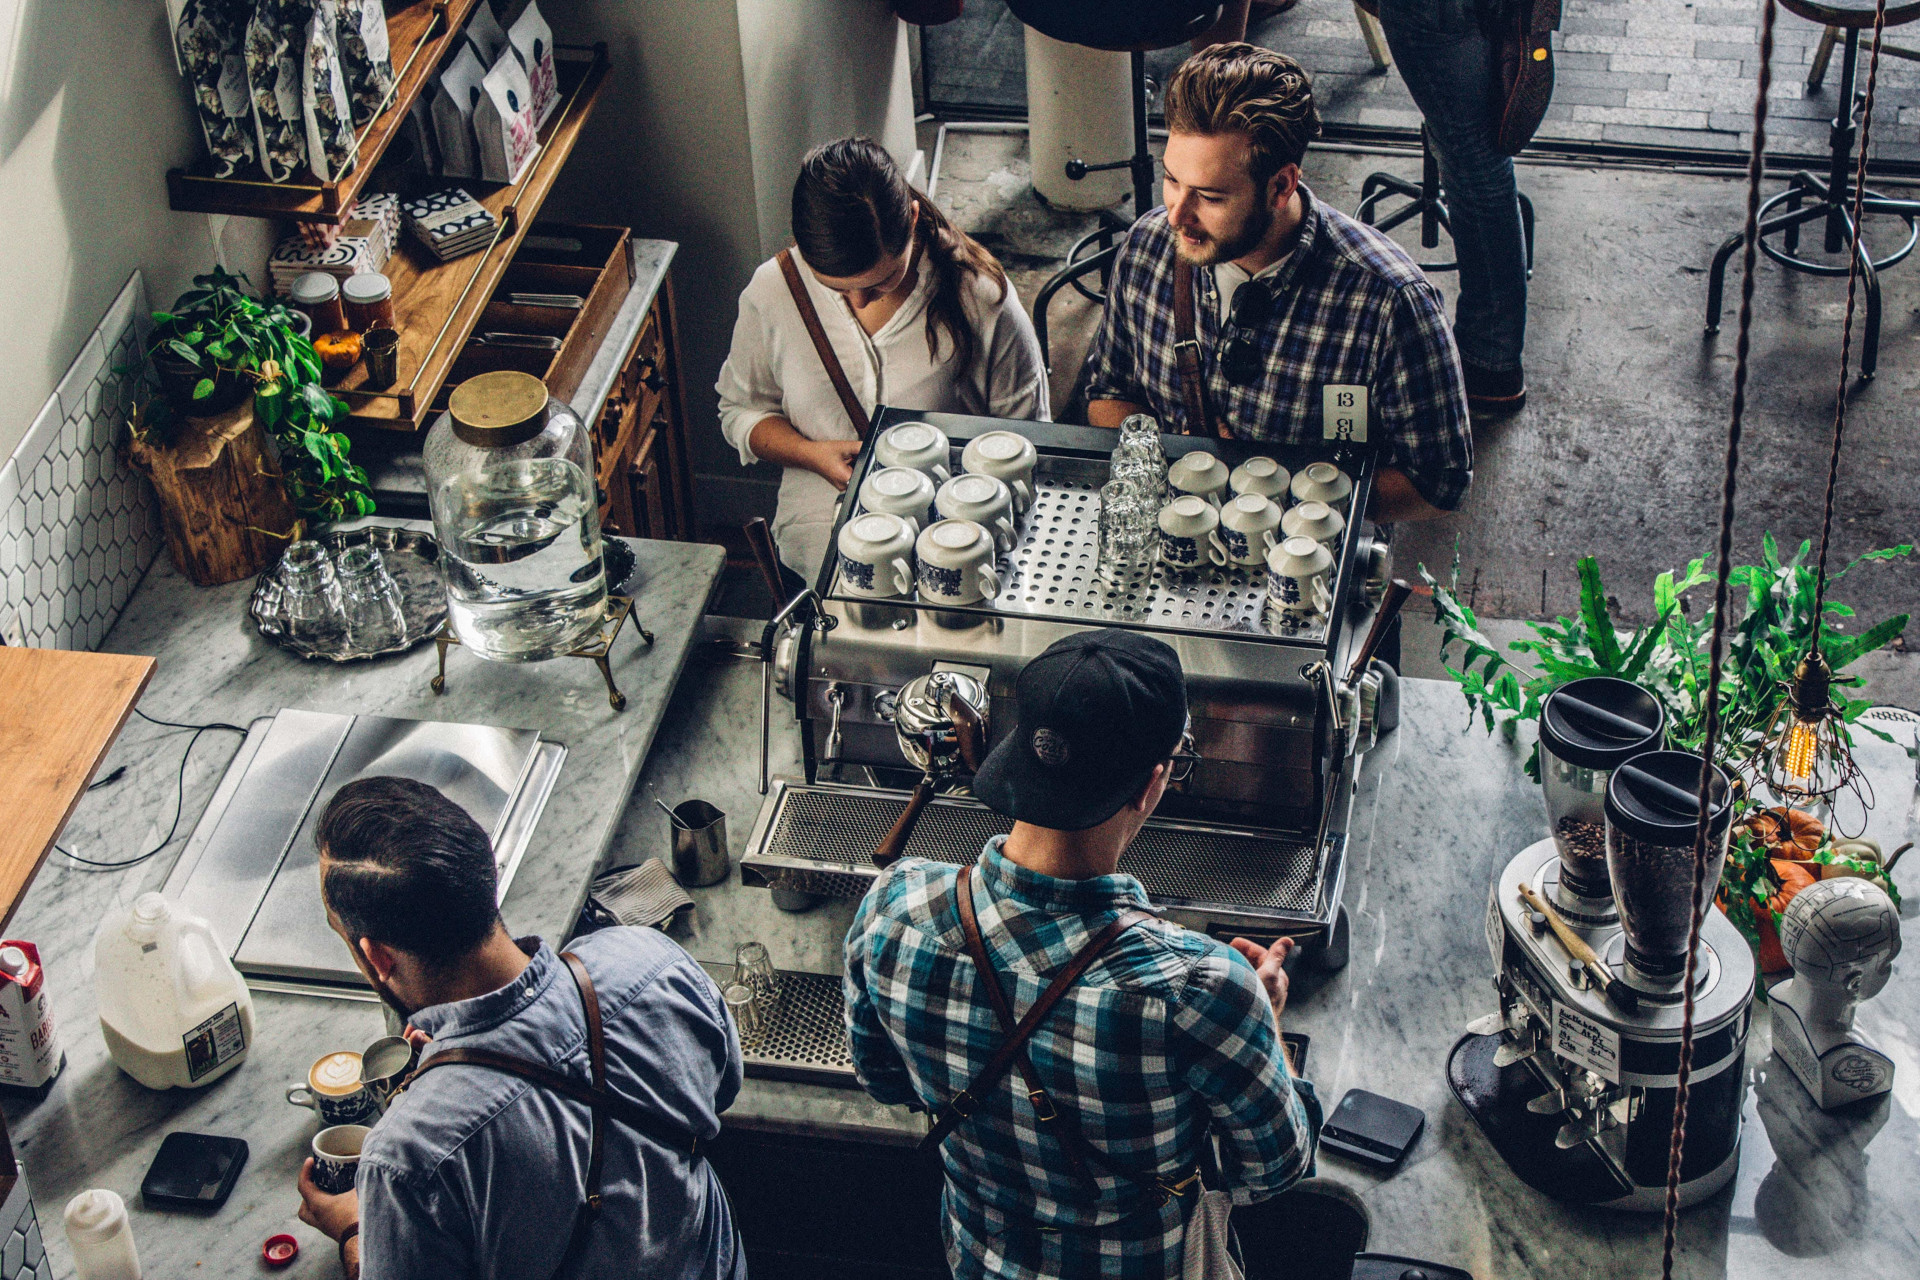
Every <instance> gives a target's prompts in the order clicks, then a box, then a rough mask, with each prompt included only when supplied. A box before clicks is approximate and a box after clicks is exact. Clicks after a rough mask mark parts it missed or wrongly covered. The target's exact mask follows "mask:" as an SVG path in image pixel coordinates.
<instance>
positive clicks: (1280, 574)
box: [1267, 537, 1333, 618]
mask: <svg viewBox="0 0 1920 1280" xmlns="http://www.w3.org/2000/svg"><path fill="white" fill-rule="evenodd" d="M1332 580H1333V553H1332V552H1330V551H1328V550H1327V549H1326V548H1325V547H1323V546H1321V545H1320V544H1319V543H1317V542H1315V541H1314V540H1313V539H1312V538H1304V537H1292V538H1284V539H1282V540H1281V542H1280V545H1279V546H1277V547H1275V548H1274V549H1273V550H1272V551H1269V552H1268V553H1267V599H1268V600H1269V601H1270V602H1271V603H1272V604H1273V605H1274V606H1275V607H1276V608H1278V609H1279V610H1280V611H1281V612H1282V613H1285V614H1289V615H1291V616H1293V617H1296V618H1304V617H1310V616H1312V615H1314V614H1324V613H1328V612H1330V611H1331V610H1332V608H1333V581H1332Z"/></svg>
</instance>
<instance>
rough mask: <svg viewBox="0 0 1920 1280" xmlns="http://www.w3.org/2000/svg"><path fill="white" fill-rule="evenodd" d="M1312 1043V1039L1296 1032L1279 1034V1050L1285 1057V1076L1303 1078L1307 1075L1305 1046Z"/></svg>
mask: <svg viewBox="0 0 1920 1280" xmlns="http://www.w3.org/2000/svg"><path fill="white" fill-rule="evenodd" d="M1312 1043H1313V1037H1312V1036H1309V1035H1303V1034H1301V1033H1300V1032H1298V1031H1282V1032H1281V1033H1280V1049H1281V1051H1282V1052H1283V1053H1285V1054H1286V1055H1287V1074H1288V1075H1291V1076H1305V1075H1306V1074H1307V1046H1308V1045H1310V1044H1312Z"/></svg>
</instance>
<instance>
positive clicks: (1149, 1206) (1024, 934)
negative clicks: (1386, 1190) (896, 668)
mask: <svg viewBox="0 0 1920 1280" xmlns="http://www.w3.org/2000/svg"><path fill="white" fill-rule="evenodd" d="M1003 839H1004V837H996V838H994V839H993V840H991V841H989V842H988V843H987V846H986V848H985V849H984V850H983V851H982V853H981V855H980V860H979V862H978V863H977V864H976V866H977V867H978V873H977V877H976V879H975V882H974V899H975V903H976V905H977V907H978V910H979V918H980V930H981V934H982V936H983V938H984V939H985V941H986V945H987V947H988V949H989V952H990V954H991V955H992V957H993V960H994V964H995V966H996V967H997V968H998V969H999V977H1000V981H1001V984H1002V987H1003V988H1004V989H1005V990H1007V992H1008V995H1009V997H1010V998H1011V1000H1012V1002H1013V1007H1014V1012H1015V1015H1016V1016H1018V1015H1020V1014H1022V1013H1024V1012H1025V1011H1026V1009H1027V1008H1028V1007H1029V1006H1030V1005H1032V1004H1033V1003H1034V1001H1036V1000H1038V999H1039V997H1040V994H1041V992H1042V991H1044V990H1045V989H1046V987H1047V986H1048V984H1049V983H1050V982H1051V981H1052V979H1053V977H1054V975H1055V974H1057V973H1058V972H1059V971H1060V970H1061V969H1063V968H1064V967H1065V966H1066V965H1067V964H1068V963H1069V962H1070V961H1071V960H1072V958H1073V957H1074V955H1075V954H1077V953H1078V952H1079V950H1080V948H1081V947H1083V946H1084V945H1085V944H1086V943H1087V941H1088V939H1090V938H1091V937H1092V936H1093V935H1094V934H1095V933H1097V932H1098V931H1099V930H1100V929H1101V928H1103V927H1104V926H1105V925H1106V924H1107V922H1108V921H1110V920H1112V919H1113V918H1114V917H1115V916H1116V915H1117V914H1118V913H1120V912H1121V911H1123V910H1126V909H1129V908H1138V909H1142V910H1149V911H1150V910H1152V908H1151V907H1150V906H1149V904H1148V902H1147V897H1146V893H1145V891H1144V890H1143V889H1142V888H1141V887H1140V883H1139V881H1137V880H1135V879H1134V878H1133V877H1132V876H1127V875H1110V876H1099V877H1096V878H1094V879H1090V880H1060V879H1055V878H1054V877H1051V876H1045V875H1041V874H1039V873H1037V872H1034V871H1030V870H1027V869H1026V868H1024V867H1021V866H1019V865H1018V864H1016V863H1014V862H1012V861H1010V860H1008V859H1007V858H1005V857H1004V856H1002V854H1001V852H1000V844H1001V841H1002V840H1003ZM962 870H963V869H962V868H957V867H953V866H950V865H947V864H945V863H938V862H930V861H927V860H925V859H921V858H905V859H902V860H901V861H900V862H898V863H896V864H895V865H894V866H893V867H891V868H889V869H888V871H887V872H886V873H885V874H884V875H882V876H881V877H880V879H879V880H878V881H876V882H875V884H874V887H873V889H872V890H871V891H870V892H869V893H868V894H867V897H866V899H865V901H863V902H862V903H861V904H860V909H859V912H858V914H857V915H856V916H855V917H854V922H853V927H852V928H851V929H850V930H849V931H848V934H847V944H846V1009H847V1015H846V1016H847V1030H848V1035H849V1037H850V1039H851V1043H852V1049H853V1060H854V1067H855V1069H856V1071H857V1072H858V1073H859V1077H860V1081H861V1083H862V1084H863V1085H865V1086H866V1089H867V1092H868V1093H870V1094H871V1095H873V1097H875V1098H877V1099H878V1100H880V1101H882V1102H889V1103H906V1104H908V1105H910V1106H913V1107H916V1108H920V1109H923V1110H926V1111H930V1112H938V1111H939V1110H940V1109H941V1108H942V1107H943V1106H944V1105H945V1104H946V1102H947V1100H948V1099H950V1098H952V1097H953V1096H954V1095H955V1094H956V1093H958V1092H959V1091H960V1090H961V1089H963V1088H965V1087H966V1086H967V1084H968V1083H969V1082H971V1081H972V1080H973V1079H974V1077H975V1076H977V1075H978V1074H979V1073H980V1071H981V1070H982V1069H983V1068H984V1067H985V1066H986V1065H987V1060H988V1059H989V1058H990V1057H991V1056H992V1055H993V1051H994V1050H995V1049H996V1048H997V1047H998V1046H999V1045H1000V1043H1001V1041H1002V1039H1003V1037H1002V1035H1001V1032H1000V1029H999V1026H998V1024H997V1023H996V1022H995V1020H994V1015H993V1008H992V1005H991V1004H990V1003H989V1002H988V997H987V995H986V989H985V987H984V986H983V985H982V984H981V978H980V975H979V974H977V973H976V971H975V969H974V964H973V961H972V960H971V959H970V958H969V957H968V955H967V953H966V944H965V942H964V940H963V937H962V934H961V929H960V920H959V914H958V906H957V903H956V897H955V890H954V886H955V884H956V882H957V878H958V876H959V874H960V873H961V871H962ZM966 870H971V868H968V869H966ZM1028 1054H1029V1056H1030V1057H1031V1059H1032V1061H1033V1066H1034V1069H1035V1071H1036V1072H1037V1073H1038V1074H1039V1077H1040V1080H1041V1083H1042V1084H1043V1085H1044V1086H1045V1087H1046V1089H1047V1091H1048V1093H1049V1094H1050V1095H1051V1096H1052V1098H1053V1100H1054V1102H1055V1104H1056V1105H1058V1106H1060V1107H1061V1108H1063V1109H1065V1110H1067V1111H1070V1112H1072V1114H1073V1115H1074V1117H1075V1119H1076V1120H1077V1121H1078V1123H1079V1126H1080V1129H1081V1132H1082V1133H1083V1135H1084V1136H1085V1137H1086V1139H1087V1140H1088V1141H1089V1142H1091V1143H1092V1144H1093V1146H1094V1147H1095V1148H1096V1149H1097V1150H1098V1151H1099V1152H1100V1153H1101V1154H1102V1155H1103V1156H1106V1157H1108V1158H1110V1159H1111V1161H1112V1162H1113V1163H1114V1164H1115V1165H1117V1166H1118V1167H1120V1168H1121V1169H1123V1170H1127V1171H1129V1172H1137V1175H1138V1177H1137V1179H1125V1180H1122V1179H1119V1178H1116V1177H1113V1176H1111V1175H1109V1174H1107V1173H1105V1172H1104V1171H1095V1176H1094V1178H1093V1180H1092V1181H1093V1185H1088V1184H1087V1183H1086V1182H1084V1181H1082V1180H1080V1179H1077V1178H1075V1177H1074V1175H1073V1173H1072V1172H1071V1169H1070V1166H1069V1164H1068V1161H1067V1159H1066V1158H1065V1156H1064V1155H1063V1153H1062V1148H1061V1146H1060V1144H1059V1143H1058V1142H1057V1141H1056V1140H1055V1138H1054V1137H1053V1136H1052V1135H1051V1134H1049V1133H1046V1132H1044V1131H1043V1129H1042V1126H1041V1125H1040V1124H1039V1122H1038V1121H1037V1119H1036V1117H1035V1115H1034V1111H1033V1107H1032V1106H1031V1104H1030V1103H1029V1102H1028V1100H1027V1095H1026V1089H1025V1086H1024V1085H1022V1084H1021V1082H1020V1077H1019V1073H1018V1072H1017V1071H1011V1072H1008V1074H1007V1076H1006V1078H1005V1079H1003V1080H1002V1081H1001V1082H1000V1083H999V1084H998V1085H997V1086H995V1087H994V1088H993V1089H992V1090H990V1091H988V1092H987V1094H986V1096H985V1097H983V1098H982V1099H981V1102H980V1106H979V1108H978V1109H977V1110H976V1111H975V1112H974V1113H973V1115H972V1117H971V1118H970V1119H968V1120H966V1121H964V1122H963V1123H962V1124H961V1125H960V1127H959V1128H958V1129H956V1130H955V1131H954V1132H953V1134H952V1135H951V1136H950V1137H948V1139H947V1140H946V1142H945V1144H943V1146H942V1149H941V1156H942V1159H943V1161H944V1163H945V1166H946V1173H947V1186H946V1193H945V1204H946V1215H945V1217H946V1240H947V1257H948V1262H949V1264H950V1265H951V1266H952V1268H953V1272H954V1275H955V1276H956V1277H961V1278H962V1280H965V1278H966V1277H973V1276H995V1277H1008V1278H1011V1280H1041V1278H1042V1277H1046V1278H1048V1280H1062V1278H1064V1280H1072V1278H1074V1277H1080V1276H1096V1275H1097V1276H1103V1277H1118V1278H1119V1280H1134V1278H1135V1277H1139V1278H1141V1280H1145V1278H1147V1277H1153V1278H1155V1280H1158V1278H1159V1277H1177V1276H1178V1275H1179V1273H1180V1265H1181V1233H1182V1230H1183V1227H1184V1223H1185V1220H1186V1214H1187V1211H1188V1210H1189V1209H1190V1208H1191V1206H1192V1204H1193V1202H1194V1197H1193V1196H1192V1195H1183V1196H1179V1197H1174V1198H1171V1199H1169V1200H1168V1201H1167V1202H1166V1203H1165V1204H1164V1205H1161V1204H1158V1203H1157V1201H1158V1200H1159V1199H1160V1197H1159V1196H1158V1195H1157V1194H1156V1193H1155V1191H1154V1189H1153V1179H1154V1177H1155V1175H1156V1174H1175V1175H1177V1174H1180V1173H1184V1172H1185V1171H1186V1170H1189V1169H1191V1168H1192V1167H1193V1165H1194V1163H1195V1161H1196V1159H1197V1158H1198V1155H1199V1152H1200V1148H1201V1143H1202V1141H1203V1140H1204V1139H1205V1137H1206V1136H1207V1135H1208V1133H1209V1132H1211V1133H1212V1134H1213V1135H1214V1136H1215V1137H1217V1138H1218V1139H1219V1152H1220V1172H1221V1175H1222V1177H1223V1179H1224V1184H1223V1185H1224V1187H1225V1188H1226V1189H1228V1190H1230V1191H1231V1192H1232V1193H1233V1198H1234V1201H1235V1203H1238V1204H1247V1203H1251V1202H1253V1201H1255V1200H1260V1199H1264V1198H1266V1197H1267V1196H1271V1195H1274V1194H1276V1193H1277V1192H1280V1191H1283V1190H1285V1189H1286V1188H1287V1187H1288V1186H1290V1185H1292V1184H1293V1183H1294V1182H1295V1181H1297V1180H1298V1179H1299V1178H1301V1177H1303V1176H1305V1175H1307V1174H1308V1173H1309V1172H1310V1171H1311V1166H1312V1162H1313V1151H1314V1144H1315V1140H1316V1135H1317V1133H1318V1131H1319V1126H1320V1104H1319V1102H1318V1100H1317V1098H1316V1097H1315V1095H1314V1092H1313V1086H1312V1085H1311V1084H1310V1083H1308V1082H1306V1081H1304V1080H1296V1079H1293V1078H1291V1077H1290V1076H1289V1075H1288V1073H1287V1068H1286V1064H1285V1060H1284V1058H1283V1057H1282V1054H1281V1048H1280V1042H1279V1036H1278V1034H1277V1032H1276V1029H1275V1025H1274V1017H1273V1014H1272V1012H1271V1009H1270V1007H1269V1005H1268V1001H1267V996H1266V992H1265V990H1264V989H1263V988H1262V987H1261V985H1260V980H1259V979H1258V977H1256V976H1255V974H1254V972H1253V967H1252V966H1251V965H1249V964H1248V963H1247V962H1246V960H1245V959H1244V958H1242V957H1241V956H1240V955H1239V954H1237V953H1236V952H1234V951H1233V949H1232V948H1230V947H1227V946H1225V945H1224V944H1222V943H1220V942H1217V941H1214V940H1213V939H1211V938H1208V937H1205V936H1204V935H1201V934H1198V933H1194V932H1192V931H1190V930H1187V929H1183V928H1181V927H1180V926H1178V925H1175V924H1170V923H1167V922H1165V921H1157V920H1156V921H1154V922H1152V923H1148V924H1136V925H1135V926H1134V927H1133V928H1131V929H1128V930H1127V931H1126V932H1124V933H1122V934H1121V935H1120V937H1119V938H1118V939H1116V940H1115V941H1114V942H1113V943H1112V944H1111V945H1110V946H1109V947H1108V948H1107V950H1106V952H1105V953H1104V954H1102V955H1101V957H1100V958H1099V959H1098V960H1097V961H1095V962H1094V964H1093V965H1092V966H1091V967H1090V968H1089V969H1088V970H1087V972H1086V974H1085V976H1084V977H1083V978H1082V979H1081V981H1080V982H1079V983H1078V984H1077V985H1076V986H1075V987H1074V988H1073V990H1072V991H1070V992H1069V993H1068V994H1067V995H1066V996H1065V997H1063V998H1062V999H1061V1001H1060V1004H1059V1005H1058V1006H1057V1007H1056V1008H1055V1009H1054V1011H1053V1012H1052V1014H1051V1015H1050V1016H1049V1017H1048V1019H1047V1021H1046V1022H1045V1023H1044V1024H1043V1025H1042V1026H1041V1027H1040V1028H1039V1029H1038V1030H1037V1031H1036V1032H1035V1034H1034V1036H1033V1038H1032V1040H1031V1041H1030V1042H1029V1045H1028Z"/></svg>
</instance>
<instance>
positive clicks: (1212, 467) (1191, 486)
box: [1167, 449, 1227, 507]
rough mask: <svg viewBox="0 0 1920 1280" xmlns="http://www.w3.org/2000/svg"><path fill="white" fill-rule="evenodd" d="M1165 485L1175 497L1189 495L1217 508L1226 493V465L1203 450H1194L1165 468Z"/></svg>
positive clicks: (1182, 455)
mask: <svg viewBox="0 0 1920 1280" xmlns="http://www.w3.org/2000/svg"><path fill="white" fill-rule="evenodd" d="M1167 484H1168V485H1170V486H1171V487H1172V489H1173V493H1174V496H1175V497H1179V496H1180V495H1181V494H1183V493H1190V494H1192V495H1193V496H1194V497H1196V498H1204V499H1206V500H1207V501H1208V502H1210V503H1212V504H1213V505H1214V506H1216V507H1217V506H1219V505H1220V498H1221V496H1222V495H1223V494H1225V493H1226V491H1227V464H1226V463H1224V462H1222V461H1220V459H1218V458H1216V457H1214V456H1213V455H1212V454H1210V453H1208V452H1207V451H1206V450H1204V449H1195V450H1194V451H1193V452H1191V453H1184V454H1181V455H1180V457H1178V458H1176V459H1175V460H1174V462H1173V465H1172V466H1170V467H1168V468H1167Z"/></svg>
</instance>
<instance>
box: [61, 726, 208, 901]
mask: <svg viewBox="0 0 1920 1280" xmlns="http://www.w3.org/2000/svg"><path fill="white" fill-rule="evenodd" d="M133 714H135V715H137V716H139V717H140V718H141V719H142V720H145V721H146V722H147V723H148V724H157V725H160V726H162V727H164V728H168V729H190V730H192V731H193V736H192V737H191V738H188V739H187V747H186V750H184V751H182V752H181V753H180V768H179V771H178V772H177V773H176V774H175V775H174V780H173V782H174V785H173V822H172V823H171V824H170V825H169V826H168V827H167V834H166V835H165V836H163V837H161V840H160V843H159V844H157V845H155V846H154V847H153V848H151V849H149V850H147V851H146V852H145V853H143V854H140V855H138V856H136V857H132V858H126V859H123V860H121V861H119V862H102V861H99V860H96V859H94V858H83V857H81V856H80V855H79V854H77V853H75V852H73V851H72V850H71V849H68V848H65V847H63V846H61V845H58V844H56V845H54V846H53V847H54V849H55V850H56V851H57V852H59V853H62V854H65V855H66V856H67V857H68V858H70V859H72V860H73V861H74V862H76V863H78V864H79V865H81V866H83V867H90V868H92V869H94V870H97V871H117V870H120V869H121V868H124V867H137V866H139V865H140V864H141V863H143V862H145V861H147V860H148V859H149V858H152V857H153V856H155V855H156V854H158V853H160V852H161V851H162V850H164V849H165V848H166V847H167V846H168V845H170V844H172V843H173V837H174V835H175V834H176V833H177V832H178V831H179V830H180V815H181V813H182V812H183V811H184V810H185V808H186V800H187V762H188V761H189V760H190V759H192V758H193V747H194V744H195V743H197V742H199V741H200V737H201V735H202V734H205V733H207V732H209V731H212V730H219V731H222V732H226V733H240V734H244V733H245V732H246V730H245V729H243V728H241V727H240V726H239V725H237V724H227V723H225V722H223V721H214V722H212V723H210V724H181V723H179V722H178V721H175V720H159V719H155V718H154V717H153V716H150V715H148V714H147V713H146V712H144V711H142V710H140V708H138V707H135V708H134V709H133ZM126 772H127V766H126V765H121V766H120V767H119V768H117V769H115V770H114V771H113V772H111V773H109V774H108V775H107V776H106V777H104V778H101V779H99V780H98V781H96V782H94V783H93V784H92V785H90V786H89V787H88V788H87V790H88V791H90V792H91V791H97V790H99V789H100V788H101V787H105V786H110V785H112V784H113V783H115V782H118V781H120V779H121V778H123V777H125V776H126Z"/></svg>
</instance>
